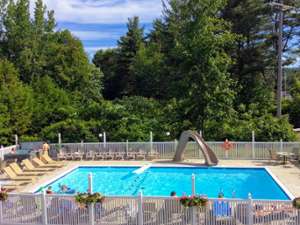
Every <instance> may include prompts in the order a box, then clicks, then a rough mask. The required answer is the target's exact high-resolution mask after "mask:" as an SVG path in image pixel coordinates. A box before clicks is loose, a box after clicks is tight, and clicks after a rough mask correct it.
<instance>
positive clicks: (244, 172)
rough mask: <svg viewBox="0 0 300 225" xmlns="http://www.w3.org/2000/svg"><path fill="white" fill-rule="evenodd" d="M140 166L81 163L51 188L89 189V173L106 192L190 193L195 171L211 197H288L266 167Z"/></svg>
mask: <svg viewBox="0 0 300 225" xmlns="http://www.w3.org/2000/svg"><path fill="white" fill-rule="evenodd" d="M138 168H139V167H104V166H101V167H78V168H76V169H74V170H72V171H71V172H69V173H67V174H65V175H64V176H62V177H60V178H58V179H57V180H55V181H53V182H52V183H50V184H48V185H46V187H48V186H51V187H52V190H53V191H55V192H59V190H60V188H59V187H60V185H63V184H64V185H67V186H68V187H70V188H71V189H74V190H75V191H76V192H86V191H87V189H88V179H87V177H88V174H89V173H91V174H92V176H93V191H94V192H100V193H102V194H104V195H106V196H134V195H137V194H138V192H139V191H140V190H142V191H143V194H144V195H145V196H169V195H170V192H171V191H175V192H176V193H177V195H180V196H181V195H184V194H186V195H190V194H191V189H192V188H191V186H192V184H191V183H192V181H191V180H192V179H191V176H192V174H194V175H195V181H196V182H195V183H196V193H197V194H204V195H207V196H208V197H210V198H215V197H217V195H218V193H220V192H223V193H224V195H225V197H227V198H231V197H234V198H243V199H245V198H248V193H251V194H252V197H253V199H272V200H289V199H290V197H289V196H288V194H287V193H286V192H285V191H284V190H283V189H282V188H281V186H280V185H279V184H278V183H277V182H276V181H275V180H274V179H273V178H272V176H271V175H270V174H269V172H268V171H267V170H266V169H264V168H224V167H158V166H155V167H150V168H149V169H147V170H146V171H144V172H143V173H141V174H135V173H134V171H135V170H137V169H138Z"/></svg>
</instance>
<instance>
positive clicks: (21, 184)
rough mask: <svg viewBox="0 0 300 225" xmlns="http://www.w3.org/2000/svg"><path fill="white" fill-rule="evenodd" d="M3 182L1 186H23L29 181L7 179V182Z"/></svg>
mask: <svg viewBox="0 0 300 225" xmlns="http://www.w3.org/2000/svg"><path fill="white" fill-rule="evenodd" d="M0 181H6V182H7V181H8V180H7V179H6V180H0ZM6 182H5V183H4V184H1V187H3V186H12V187H19V186H24V185H27V184H30V183H31V182H30V181H29V180H28V181H26V180H24V181H12V180H9V183H6Z"/></svg>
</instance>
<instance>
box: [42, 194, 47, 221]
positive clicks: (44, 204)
mask: <svg viewBox="0 0 300 225" xmlns="http://www.w3.org/2000/svg"><path fill="white" fill-rule="evenodd" d="M41 198H42V203H41V206H42V223H43V225H47V224H48V216H47V204H46V190H43V191H42V193H41Z"/></svg>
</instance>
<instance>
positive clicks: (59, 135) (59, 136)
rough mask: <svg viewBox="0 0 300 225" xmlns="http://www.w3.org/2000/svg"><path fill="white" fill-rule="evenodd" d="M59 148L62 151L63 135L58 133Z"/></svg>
mask: <svg viewBox="0 0 300 225" xmlns="http://www.w3.org/2000/svg"><path fill="white" fill-rule="evenodd" d="M57 136H58V148H59V150H60V149H61V133H58V135H57Z"/></svg>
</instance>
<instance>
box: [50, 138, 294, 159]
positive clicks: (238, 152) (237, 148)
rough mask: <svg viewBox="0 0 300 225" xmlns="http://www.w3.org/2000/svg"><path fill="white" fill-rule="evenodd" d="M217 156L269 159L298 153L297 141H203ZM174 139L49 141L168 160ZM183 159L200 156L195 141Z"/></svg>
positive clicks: (68, 148) (64, 147)
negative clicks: (226, 146)
mask: <svg viewBox="0 0 300 225" xmlns="http://www.w3.org/2000/svg"><path fill="white" fill-rule="evenodd" d="M207 144H208V145H209V146H210V147H211V149H212V150H213V151H214V152H215V154H216V155H217V157H218V158H219V159H245V160H247V159H255V160H256V159H257V160H259V159H269V158H270V155H271V153H272V152H273V153H276V152H290V153H294V154H295V155H300V142H232V143H231V148H230V149H229V150H225V149H224V143H223V142H207ZM176 147H177V142H176V141H173V142H107V143H103V142H102V143H83V142H82V143H62V144H52V145H51V148H52V149H53V150H54V149H55V150H56V151H53V152H57V151H58V150H60V149H62V150H63V151H66V152H76V151H80V152H84V153H86V152H88V151H94V152H105V151H109V152H137V151H144V152H150V151H153V152H156V153H157V154H158V157H159V158H160V159H172V158H173V157H174V154H175V151H176ZM184 157H185V158H191V159H202V158H203V155H202V153H201V152H200V151H199V148H198V145H197V144H196V143H195V142H189V143H188V145H187V147H186V151H185V153H184Z"/></svg>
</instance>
